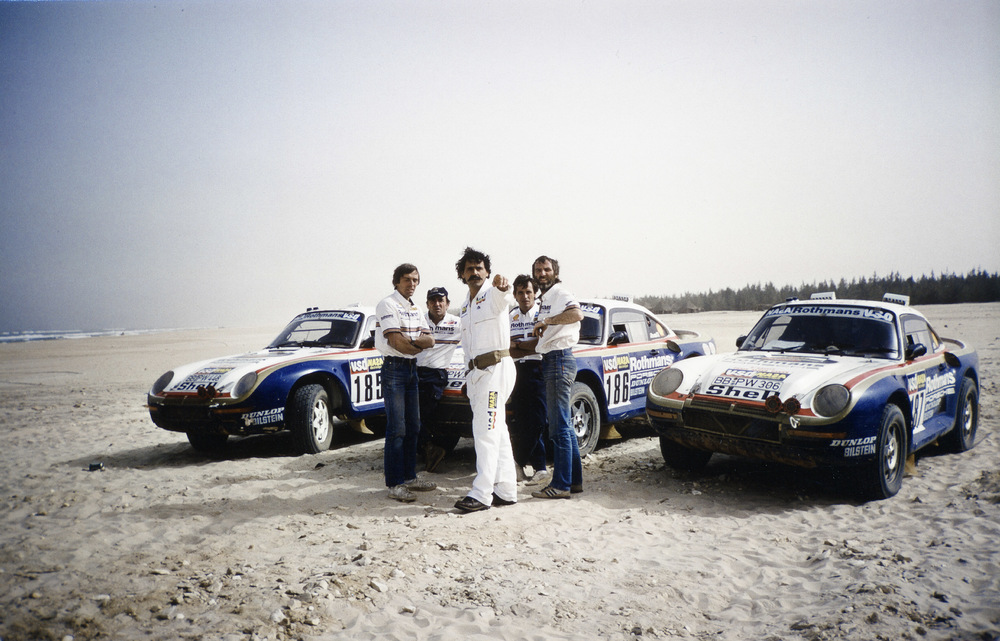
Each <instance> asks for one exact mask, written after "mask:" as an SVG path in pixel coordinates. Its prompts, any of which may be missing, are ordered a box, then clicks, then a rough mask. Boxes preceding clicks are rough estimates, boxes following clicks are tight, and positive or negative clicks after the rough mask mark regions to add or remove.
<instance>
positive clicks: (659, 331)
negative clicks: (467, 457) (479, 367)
mask: <svg viewBox="0 0 1000 641" xmlns="http://www.w3.org/2000/svg"><path fill="white" fill-rule="evenodd" d="M580 309H581V311H582V312H583V321H582V322H581V324H580V342H579V344H578V345H577V346H576V347H574V348H573V354H574V356H576V359H577V374H576V382H575V383H574V384H573V393H572V398H571V401H570V405H571V412H572V420H573V427H574V429H575V430H576V435H577V439H578V440H579V444H580V455H581V456H586V455H587V454H589V453H591V452H592V451H594V448H595V447H597V441H598V440H599V439H602V438H608V437H609V436H610V435H611V434H613V433H614V432H613V429H612V426H613V425H614V423H617V422H619V421H622V420H625V419H629V418H634V417H636V416H642V414H643V412H644V411H645V406H646V388H647V387H648V386H649V382H650V381H651V380H653V376H655V375H656V373H657V372H659V371H660V370H661V369H663V368H664V367H667V366H668V365H670V364H672V363H674V362H677V361H681V360H684V359H687V358H690V357H693V356H701V355H703V354H714V353H715V341H713V340H712V338H711V337H709V336H703V335H702V334H700V333H698V332H695V331H691V330H671V329H670V328H668V327H667V326H666V325H664V324H663V323H662V322H661V321H660V320H658V319H657V318H656V316H654V315H653V313H652V312H650V311H649V310H648V309H646V308H645V307H642V306H640V305H636V304H634V303H632V302H629V301H627V300H617V299H615V300H612V299H592V300H585V301H581V302H580ZM455 352H456V355H455V357H454V358H453V359H452V365H451V367H450V368H449V370H448V388H447V389H446V390H445V393H444V397H443V399H442V408H441V411H440V412H439V423H440V424H442V425H444V426H449V427H452V428H453V430H455V433H456V434H458V433H459V432H460V431H462V429H463V428H466V427H467V426H469V425H471V423H472V414H471V409H470V408H469V399H468V397H467V396H466V395H465V393H464V385H465V375H466V367H465V365H464V363H465V359H464V357H463V355H462V350H461V348H459V349H457V350H455ZM456 440H457V436H456Z"/></svg>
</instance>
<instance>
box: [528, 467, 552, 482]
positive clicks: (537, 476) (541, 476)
mask: <svg viewBox="0 0 1000 641" xmlns="http://www.w3.org/2000/svg"><path fill="white" fill-rule="evenodd" d="M551 478H552V474H551V473H550V472H549V471H548V470H538V471H537V472H535V473H534V474H532V475H531V479H530V480H529V481H528V482H527V483H525V485H545V484H547V483H548V482H549V480H550V479H551Z"/></svg>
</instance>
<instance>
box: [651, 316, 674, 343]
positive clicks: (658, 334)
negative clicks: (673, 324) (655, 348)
mask: <svg viewBox="0 0 1000 641" xmlns="http://www.w3.org/2000/svg"><path fill="white" fill-rule="evenodd" d="M646 333H647V334H648V335H649V340H656V339H657V338H664V337H666V336H667V334H668V333H669V332H667V328H666V327H664V326H663V323H661V322H660V321H658V320H656V319H655V318H653V317H652V316H647V317H646Z"/></svg>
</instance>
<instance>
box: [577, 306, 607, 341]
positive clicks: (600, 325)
mask: <svg viewBox="0 0 1000 641" xmlns="http://www.w3.org/2000/svg"><path fill="white" fill-rule="evenodd" d="M580 311H582V312H583V320H582V321H581V322H580V342H581V343H583V344H585V345H600V344H601V339H602V338H603V337H604V308H603V307H601V306H600V305H593V304H591V303H584V304H582V305H581V306H580Z"/></svg>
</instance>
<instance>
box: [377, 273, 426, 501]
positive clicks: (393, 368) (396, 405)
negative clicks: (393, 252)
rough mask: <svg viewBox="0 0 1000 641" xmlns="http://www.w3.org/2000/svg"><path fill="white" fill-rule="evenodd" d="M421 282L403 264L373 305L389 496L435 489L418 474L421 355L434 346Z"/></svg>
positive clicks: (407, 495)
mask: <svg viewBox="0 0 1000 641" xmlns="http://www.w3.org/2000/svg"><path fill="white" fill-rule="evenodd" d="M419 284H420V272H419V271H417V268H416V266H414V265H411V264H409V263H403V264H402V265H400V266H399V267H397V268H396V269H395V271H394V272H393V274H392V285H393V287H394V288H395V291H393V292H392V294H390V295H389V296H386V297H385V298H383V299H382V300H381V301H380V302H379V304H378V306H376V308H375V314H376V316H377V317H378V326H379V329H378V330H376V332H375V347H376V348H377V349H378V351H379V352H380V353H381V354H382V356H383V357H384V358H383V360H382V394H383V396H384V398H385V418H386V428H385V452H384V463H383V466H384V471H385V484H386V487H388V488H389V498H391V499H395V500H397V501H404V502H411V501H414V500H416V497H415V496H414V495H413V492H412V491H411V490H416V491H428V490H433V489H436V488H437V485H436V484H434V483H431V482H429V481H421V480H419V479H417V471H416V470H417V440H418V438H419V435H420V397H419V390H418V382H417V354H419V353H420V352H422V351H423V350H425V349H427V348H430V347H433V346H434V337H433V336H431V333H430V329H429V328H428V326H427V321H426V320H424V314H423V312H421V310H420V308H418V307H417V306H416V305H415V304H414V303H413V293H414V292H415V291H416V290H417V285H419Z"/></svg>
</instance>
